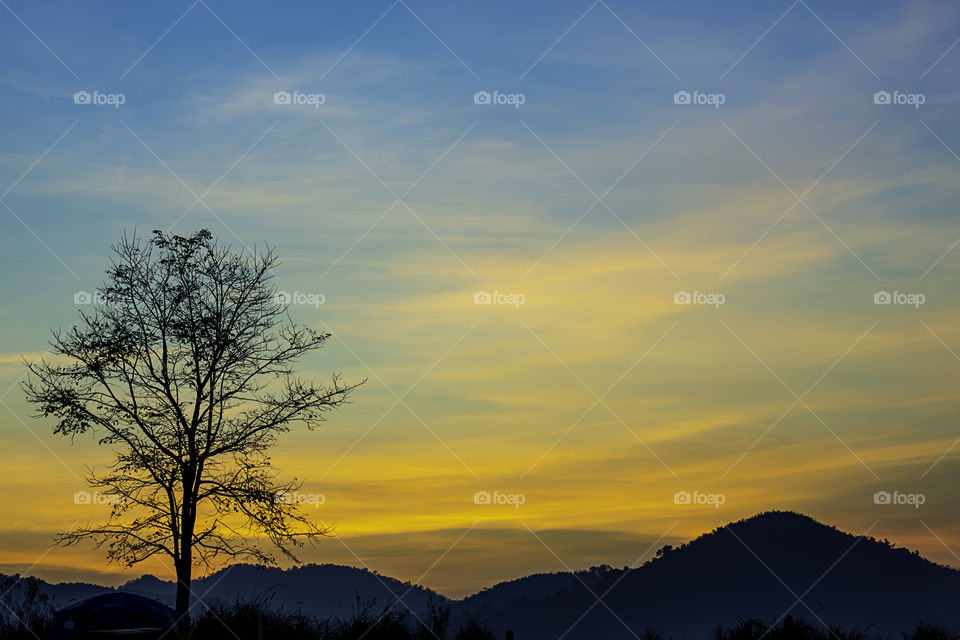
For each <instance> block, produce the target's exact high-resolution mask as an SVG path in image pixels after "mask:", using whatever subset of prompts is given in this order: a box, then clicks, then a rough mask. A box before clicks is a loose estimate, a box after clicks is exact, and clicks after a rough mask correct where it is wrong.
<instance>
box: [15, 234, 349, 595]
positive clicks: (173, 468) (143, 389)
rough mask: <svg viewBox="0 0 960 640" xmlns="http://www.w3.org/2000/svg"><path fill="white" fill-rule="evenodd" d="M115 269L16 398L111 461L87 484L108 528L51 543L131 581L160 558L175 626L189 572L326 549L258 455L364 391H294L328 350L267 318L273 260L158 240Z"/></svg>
mask: <svg viewBox="0 0 960 640" xmlns="http://www.w3.org/2000/svg"><path fill="white" fill-rule="evenodd" d="M113 253H114V255H113V256H112V258H111V261H110V268H109V269H108V270H107V280H106V282H105V284H104V286H103V287H102V289H100V297H102V298H101V300H100V303H98V304H96V305H95V306H94V307H93V308H92V309H91V310H90V311H89V312H81V313H80V319H79V322H78V323H77V325H75V326H74V327H73V328H72V329H70V330H69V331H63V330H57V331H54V332H53V338H52V340H51V343H50V345H51V349H50V351H51V353H52V354H53V357H52V358H51V359H49V360H48V359H42V360H40V361H39V362H35V363H28V368H29V372H30V375H29V377H28V379H27V381H26V382H25V383H24V385H23V387H24V391H25V392H26V396H27V399H28V400H29V401H30V402H31V403H34V404H35V405H37V406H38V417H48V416H53V417H55V418H56V419H57V424H56V427H55V429H54V431H55V433H59V434H63V435H67V436H71V438H73V437H75V436H77V435H80V434H85V433H88V432H92V433H94V434H95V435H96V437H98V439H99V443H100V444H101V445H105V446H109V447H111V448H112V449H113V450H114V453H115V454H116V460H115V461H114V462H113V463H112V464H111V465H109V466H108V467H107V468H106V470H105V471H103V472H96V471H90V472H89V475H88V478H87V480H88V482H89V484H90V485H91V487H93V488H95V489H97V490H99V491H100V492H103V493H108V494H113V495H116V496H118V500H117V502H116V504H115V506H114V507H113V509H112V511H111V514H110V516H109V518H108V519H107V521H106V522H105V523H102V524H98V525H88V526H85V527H82V528H78V529H76V530H74V531H71V532H68V533H63V534H60V535H59V536H58V542H60V543H61V544H65V545H72V544H75V543H78V542H80V541H83V540H93V541H95V543H96V546H97V547H98V548H106V551H107V557H108V559H109V560H111V561H117V562H121V563H124V564H126V565H128V566H132V565H134V564H136V563H139V562H142V561H144V560H146V559H148V558H151V557H154V556H158V555H166V556H169V557H170V559H171V560H172V562H173V566H174V568H175V570H176V575H177V595H176V608H177V610H178V611H179V612H181V613H186V612H187V611H188V610H189V606H190V583H191V576H192V570H193V568H194V567H196V566H199V565H204V566H207V567H210V566H211V562H212V561H213V560H214V559H215V558H218V557H220V558H223V557H226V558H229V559H240V558H242V559H249V560H254V561H258V562H263V563H274V562H275V561H276V558H275V556H274V553H273V551H274V548H275V549H276V550H279V552H280V553H282V554H283V555H284V556H287V557H289V558H291V559H293V560H296V557H295V556H294V554H293V550H294V549H295V548H296V547H299V546H302V545H303V544H304V543H305V542H307V541H309V542H316V541H317V540H318V539H319V538H320V537H322V536H324V535H327V534H329V530H328V529H325V528H323V527H320V526H318V525H316V524H314V523H313V522H312V521H311V520H310V519H309V518H308V517H307V516H306V515H305V514H304V513H303V512H302V511H301V510H300V509H299V507H298V504H297V501H296V500H290V499H285V497H288V496H290V495H292V494H293V493H294V492H296V491H297V490H298V489H299V488H300V483H298V482H296V481H292V482H285V483H284V482H280V481H279V480H278V479H277V473H276V471H275V470H274V468H273V467H272V466H271V462H270V457H269V456H268V455H267V453H268V450H269V449H270V447H271V446H272V445H273V444H274V443H275V442H276V439H277V435H278V434H280V433H283V432H286V431H289V430H290V428H291V426H293V425H294V424H296V423H300V424H303V425H305V426H306V427H308V428H313V427H315V426H316V425H317V424H318V423H320V422H322V421H323V420H324V414H325V413H326V412H327V411H328V410H330V409H334V408H336V407H339V406H340V405H342V404H344V403H346V402H347V398H348V396H349V394H350V393H351V392H352V391H353V390H354V389H356V388H357V386H359V384H362V383H363V381H361V382H359V383H357V384H352V385H345V384H344V383H343V382H342V381H341V378H340V376H339V375H338V374H336V373H335V374H333V377H332V381H331V382H330V383H329V384H322V385H318V384H314V383H311V382H307V381H304V380H301V379H299V378H297V377H296V376H295V375H294V373H293V369H292V365H293V363H294V362H295V361H296V360H298V359H299V358H300V357H301V356H303V355H305V354H307V353H309V352H311V351H314V350H316V349H319V348H321V347H322V346H323V344H324V342H326V340H327V339H328V338H329V337H330V334H328V333H322V332H317V331H314V330H312V329H310V328H308V327H305V326H302V325H297V324H294V323H293V322H292V321H291V320H290V318H289V315H288V314H287V309H286V307H285V305H283V304H279V303H278V298H277V295H276V291H275V290H274V287H273V285H272V280H273V275H272V271H273V268H274V267H275V266H276V264H277V258H276V255H275V253H274V251H273V250H272V249H270V248H267V249H265V250H264V251H263V252H257V251H254V252H252V253H237V252H234V251H232V250H231V249H230V248H229V247H222V246H218V244H217V242H216V241H215V240H214V239H213V237H212V235H211V234H210V232H209V231H206V230H202V231H200V232H198V233H196V234H195V235H193V236H190V237H181V236H176V235H168V234H165V233H163V232H160V231H155V232H154V235H153V237H152V238H151V239H150V240H148V241H143V240H142V239H140V238H138V237H137V235H136V234H133V235H132V236H128V235H126V234H124V237H123V239H122V240H121V241H120V242H119V243H118V244H117V245H116V246H114V247H113ZM281 301H282V297H281ZM262 538H267V539H268V540H269V541H270V542H272V543H273V544H272V546H271V545H267V550H264V549H263V548H261V546H260V545H259V542H260V540H261V539H262Z"/></svg>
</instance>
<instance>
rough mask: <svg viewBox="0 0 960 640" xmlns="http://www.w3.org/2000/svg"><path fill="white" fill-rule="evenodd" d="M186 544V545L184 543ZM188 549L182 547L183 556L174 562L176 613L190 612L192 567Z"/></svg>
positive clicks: (185, 613) (184, 613)
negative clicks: (175, 570)
mask: <svg viewBox="0 0 960 640" xmlns="http://www.w3.org/2000/svg"><path fill="white" fill-rule="evenodd" d="M185 546H186V545H185ZM190 556H191V554H190V550H189V549H186V548H185V549H184V554H183V557H182V558H181V559H180V561H179V562H177V563H176V569H177V605H176V609H177V613H179V614H181V615H184V616H185V615H187V614H188V613H189V612H190V578H191V572H192V568H193V562H192V558H191V557H190Z"/></svg>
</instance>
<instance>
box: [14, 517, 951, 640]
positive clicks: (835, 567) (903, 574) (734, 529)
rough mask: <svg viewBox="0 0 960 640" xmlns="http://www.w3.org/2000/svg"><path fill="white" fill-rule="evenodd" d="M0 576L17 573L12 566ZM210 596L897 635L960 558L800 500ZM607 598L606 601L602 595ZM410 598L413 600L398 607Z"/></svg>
mask: <svg viewBox="0 0 960 640" xmlns="http://www.w3.org/2000/svg"><path fill="white" fill-rule="evenodd" d="M0 578H2V581H0V582H2V583H3V584H7V585H13V584H14V582H13V578H12V577H3V576H0ZM16 585H17V586H16V589H14V590H13V592H12V593H13V594H14V595H15V594H16V593H18V592H21V593H23V592H26V591H31V592H32V593H46V594H49V596H50V597H51V598H52V600H53V601H54V602H55V604H56V605H57V606H63V605H65V604H68V603H69V602H71V601H73V600H75V599H79V598H84V597H89V596H91V595H95V594H97V593H102V592H105V591H108V590H109V588H107V587H101V586H97V585H87V584H81V583H63V584H48V583H45V582H43V581H41V580H37V579H35V578H28V579H24V580H21V581H19V582H18V583H16ZM119 589H120V590H123V591H129V592H133V593H139V594H141V595H147V596H151V597H154V598H156V599H158V600H160V601H162V602H165V603H172V600H173V594H174V588H173V583H172V582H168V581H163V580H159V579H157V578H155V577H153V576H143V577H141V578H137V579H136V580H131V581H130V582H128V583H126V584H125V585H123V586H122V587H119ZM195 593H196V594H198V595H199V596H200V597H202V598H203V600H204V601H205V602H208V603H209V602H213V601H215V600H219V601H222V602H223V601H225V602H232V601H234V600H235V599H237V598H239V599H241V600H245V601H257V602H260V603H265V604H267V605H268V606H270V607H273V608H276V609H282V610H284V611H287V612H290V611H294V610H301V611H302V612H304V613H306V614H308V615H311V616H316V617H320V618H331V617H332V618H348V617H350V616H351V615H352V614H353V613H354V612H355V610H356V608H357V606H358V602H369V601H371V600H373V599H375V600H376V602H377V604H378V608H379V607H382V606H384V605H387V604H388V603H391V602H395V601H396V600H397V599H399V598H401V597H402V598H403V602H404V603H405V604H406V605H407V606H408V607H410V608H411V609H412V610H414V611H415V612H417V613H418V614H420V615H422V614H423V612H424V611H425V610H426V609H427V606H428V603H429V602H430V601H431V600H432V601H433V603H435V604H441V605H443V606H446V607H449V608H450V612H451V622H452V626H453V627H454V628H455V627H456V626H458V625H459V623H460V622H462V621H464V620H466V619H468V618H469V617H471V616H478V617H479V618H481V619H483V620H484V621H486V622H487V623H488V624H490V625H491V626H492V627H493V628H494V629H495V630H496V632H497V636H498V637H503V635H504V631H506V630H507V629H513V630H515V631H516V637H517V638H518V640H541V639H542V640H546V639H551V640H555V639H556V638H560V637H563V638H564V639H565V640H577V639H588V638H591V639H592V638H598V637H602V638H605V639H609V640H617V639H620V638H623V639H624V640H626V639H628V638H629V639H635V638H636V636H638V635H642V634H643V632H644V631H645V630H647V629H656V630H658V631H659V632H661V633H662V634H663V635H664V637H669V636H673V637H677V638H681V637H687V638H709V637H712V633H711V632H712V630H713V629H714V628H715V627H716V626H717V625H720V624H723V625H727V626H731V625H734V624H736V623H737V622H738V621H741V620H742V619H744V618H759V619H762V620H765V621H768V622H773V621H777V620H779V619H780V618H782V617H783V616H785V615H787V614H790V615H791V616H793V618H804V619H806V620H807V621H808V622H810V623H812V624H814V625H815V626H821V625H822V623H828V624H831V625H841V626H842V627H844V628H846V629H852V628H857V629H859V630H861V631H864V632H866V633H867V634H869V635H875V634H880V635H882V636H885V637H888V638H898V639H899V638H900V637H901V632H903V631H907V630H909V629H912V628H913V627H914V625H915V624H916V623H917V622H920V621H923V622H933V623H938V624H941V625H944V626H946V627H948V628H952V629H953V630H955V631H956V630H960V606H958V605H957V603H960V572H958V571H956V570H954V569H951V568H949V567H944V566H941V565H938V564H935V563H932V562H930V561H928V560H926V559H924V558H923V557H921V556H920V555H919V554H917V553H916V552H911V551H909V550H907V549H903V548H898V547H895V546H894V545H892V544H891V543H889V542H887V541H885V540H884V541H880V540H876V539H873V538H868V537H861V536H854V535H851V534H849V533H844V532H842V531H839V530H838V529H836V528H834V527H831V526H828V525H825V524H822V523H820V522H817V521H816V520H814V519H812V518H809V517H807V516H804V515H801V514H798V513H792V512H777V511H773V512H767V513H762V514H759V515H756V516H753V517H752V518H748V519H745V520H741V521H739V522H734V523H731V524H728V525H725V526H723V527H719V528H718V529H715V530H714V531H711V532H709V533H706V534H704V535H701V536H700V537H698V538H696V539H695V540H692V541H690V542H688V543H686V544H683V545H681V546H679V547H677V548H670V547H667V548H664V549H663V550H661V552H660V554H659V555H658V557H656V558H654V559H652V560H650V561H648V562H647V563H646V564H644V565H642V566H640V567H638V568H636V569H627V568H623V569H614V568H611V567H608V566H601V567H593V568H591V569H589V570H584V571H577V572H575V573H569V572H563V573H553V574H534V575H530V576H526V577H524V578H520V579H517V580H511V581H506V582H502V583H499V584H497V585H494V586H492V587H490V588H488V589H484V590H482V591H480V592H478V593H476V594H474V595H472V596H469V597H467V598H464V599H463V600H457V601H454V600H449V599H447V598H445V597H444V596H442V595H440V594H438V593H436V592H434V591H432V590H430V589H428V588H426V587H422V586H419V585H412V584H410V583H408V582H402V581H400V580H396V579H394V578H390V577H387V576H382V575H380V574H378V573H375V572H372V571H369V570H366V569H357V568H354V567H345V566H340V565H332V564H323V565H305V566H302V567H297V568H293V569H286V570H284V569H277V568H266V567H259V566H253V565H234V566H231V567H228V568H226V569H223V570H221V571H218V572H216V573H214V574H212V575H210V576H207V577H206V578H202V579H200V580H197V581H196V582H195ZM598 598H602V602H600V601H598ZM400 610H406V608H405V607H400Z"/></svg>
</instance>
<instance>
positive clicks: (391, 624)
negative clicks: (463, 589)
mask: <svg viewBox="0 0 960 640" xmlns="http://www.w3.org/2000/svg"><path fill="white" fill-rule="evenodd" d="M51 619H52V610H51V608H50V607H49V606H48V605H47V603H46V602H45V601H44V599H43V598H42V597H41V598H38V599H36V600H34V601H32V602H29V603H23V604H21V605H20V606H17V607H15V608H6V607H5V610H4V611H2V612H0V640H45V639H46V638H48V637H49V634H50V623H51ZM634 632H635V633H636V638H637V640H670V639H669V638H667V637H665V636H663V635H661V634H660V633H659V632H658V631H656V630H655V629H645V630H634ZM110 637H113V638H120V637H124V636H116V635H111V636H110ZM137 637H138V638H141V639H143V638H145V637H144V636H137ZM150 637H152V638H161V637H162V638H165V639H169V640H221V639H222V640H264V639H274V638H283V639H285V640H387V639H389V640H497V639H499V638H504V637H506V632H500V633H497V632H495V631H494V630H493V629H492V628H491V627H490V626H489V625H488V624H486V623H485V622H484V621H483V620H482V619H479V618H469V619H466V620H462V621H460V622H458V623H456V624H451V620H450V616H449V610H448V609H446V608H443V607H437V608H431V609H430V610H429V611H428V613H427V614H426V615H422V616H419V617H414V616H413V615H412V614H410V613H409V612H400V611H398V610H396V609H390V608H387V609H378V608H377V607H376V605H375V603H374V602H358V603H357V606H356V608H355V611H354V614H353V615H352V616H351V617H349V618H346V619H335V620H318V619H316V618H313V617H311V616H307V615H304V614H302V613H299V612H285V611H283V610H277V609H275V608H273V607H270V606H267V604H266V603H265V602H242V601H235V602H233V603H227V604H224V603H218V604H215V605H213V606H211V607H209V608H207V609H206V610H204V611H203V612H202V613H200V614H198V615H197V616H195V618H194V621H193V628H192V629H191V630H190V631H189V632H187V633H185V634H184V633H178V632H175V631H169V632H167V633H165V634H163V635H159V634H158V635H155V636H150ZM881 638H884V636H882V635H880V634H877V633H875V632H871V631H870V629H869V628H864V629H858V628H842V627H831V628H827V627H824V626H823V625H821V624H819V623H816V624H811V623H810V622H808V621H806V620H803V619H797V618H794V617H792V616H786V617H785V618H783V619H782V620H780V621H763V620H758V619H749V618H744V619H741V620H740V621H739V622H738V623H736V624H734V625H731V626H722V625H720V626H717V627H715V628H714V629H713V631H712V632H711V634H710V637H709V638H704V639H703V640H880V639H881ZM515 640H527V639H526V638H523V637H521V636H520V635H517V636H516V637H515ZM890 640H960V636H958V635H957V634H955V633H953V632H952V631H950V630H948V629H946V628H944V627H941V626H939V625H937V624H934V623H924V622H918V623H917V624H916V625H915V626H914V628H912V629H908V630H904V632H903V633H902V634H901V637H898V638H896V639H890Z"/></svg>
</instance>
